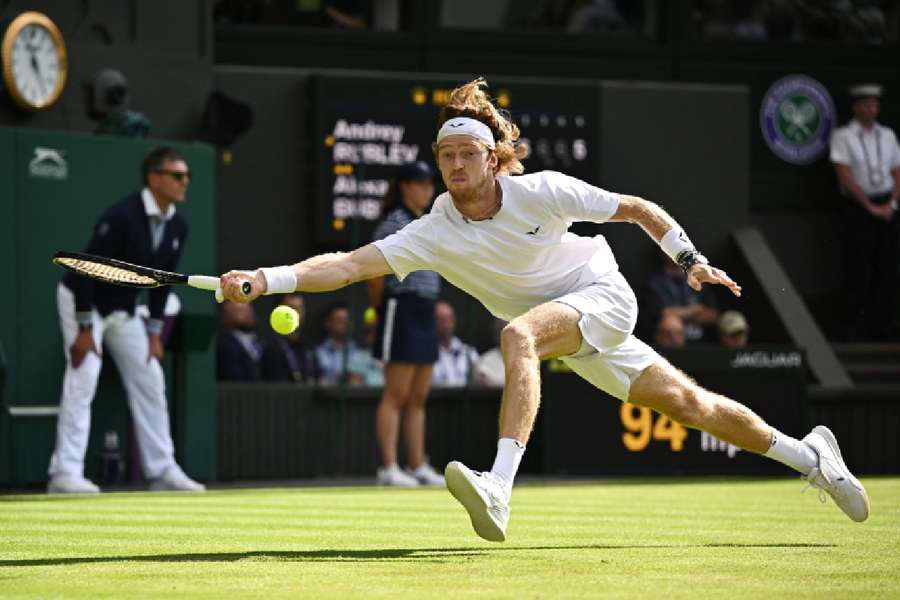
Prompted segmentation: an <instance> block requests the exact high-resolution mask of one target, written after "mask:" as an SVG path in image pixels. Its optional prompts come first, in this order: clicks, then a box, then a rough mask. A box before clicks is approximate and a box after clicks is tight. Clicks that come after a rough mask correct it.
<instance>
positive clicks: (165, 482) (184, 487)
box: [150, 465, 206, 492]
mask: <svg viewBox="0 0 900 600" xmlns="http://www.w3.org/2000/svg"><path fill="white" fill-rule="evenodd" d="M150 491H151V492H166V491H168V492H205V491H206V486H205V485H203V484H202V483H197V482H196V481H194V480H193V479H191V478H190V477H188V476H187V475H185V473H184V471H182V470H181V467H179V466H178V465H172V466H171V467H169V468H168V469H166V470H165V472H164V473H163V474H162V477H158V478H157V479H154V480H153V481H151V482H150Z"/></svg>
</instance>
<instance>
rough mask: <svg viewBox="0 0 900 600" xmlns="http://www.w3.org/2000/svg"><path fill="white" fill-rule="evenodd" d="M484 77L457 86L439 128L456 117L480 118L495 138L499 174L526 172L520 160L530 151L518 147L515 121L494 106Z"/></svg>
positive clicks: (441, 116) (517, 130)
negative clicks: (486, 89) (486, 90)
mask: <svg viewBox="0 0 900 600" xmlns="http://www.w3.org/2000/svg"><path fill="white" fill-rule="evenodd" d="M487 85H488V84H487V81H485V80H484V78H483V77H479V78H478V79H474V80H472V81H470V82H469V83H464V84H463V85H461V86H459V87H457V88H456V89H454V90H453V91H452V92H450V100H449V102H447V104H446V106H444V108H442V109H441V112H440V115H439V116H438V128H440V127H441V126H442V125H443V124H444V121H447V120H448V119H452V118H454V117H469V118H470V119H477V120H478V121H481V122H482V123H484V124H485V125H487V126H488V127H490V128H491V133H492V134H493V135H494V144H495V148H494V150H493V152H494V154H496V155H497V167H496V168H495V169H494V172H495V173H496V174H502V175H513V174H519V173H522V172H524V171H525V167H524V166H523V165H522V162H521V159H522V158H524V157H525V154H526V152H527V150H526V148H525V147H524V146H519V147H517V146H516V142H518V141H519V128H518V127H516V125H515V124H514V123H513V122H512V117H510V115H509V112H508V111H506V110H503V109H499V108H497V107H496V106H494V103H493V102H492V101H491V97H490V96H488V94H487V92H485V91H484V89H482V88H486V87H487Z"/></svg>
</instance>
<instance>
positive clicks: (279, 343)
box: [260, 294, 316, 383]
mask: <svg viewBox="0 0 900 600" xmlns="http://www.w3.org/2000/svg"><path fill="white" fill-rule="evenodd" d="M279 304H281V305H284V306H290V307H291V308H293V309H294V310H296V311H297V313H299V315H300V326H299V327H297V329H296V330H294V332H293V333H291V334H289V335H273V336H272V337H271V338H270V339H269V342H268V343H267V344H266V346H265V348H264V349H263V353H262V360H261V362H260V370H261V374H262V379H263V380H265V381H293V382H294V383H314V382H315V380H316V379H315V375H316V374H315V368H314V364H315V361H314V360H313V356H312V351H311V350H310V349H309V348H308V347H307V345H306V341H305V340H304V337H303V322H304V320H305V316H306V305H305V303H304V301H303V296H302V295H300V294H285V295H284V296H282V297H281V302H280V303H279Z"/></svg>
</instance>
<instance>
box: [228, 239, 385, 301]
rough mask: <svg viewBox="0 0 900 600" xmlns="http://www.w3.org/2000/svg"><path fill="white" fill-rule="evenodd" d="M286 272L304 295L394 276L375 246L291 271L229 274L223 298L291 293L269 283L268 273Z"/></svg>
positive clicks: (305, 263) (316, 258) (319, 258)
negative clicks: (246, 290)
mask: <svg viewBox="0 0 900 600" xmlns="http://www.w3.org/2000/svg"><path fill="white" fill-rule="evenodd" d="M282 269H290V270H291V271H293V276H294V278H295V279H296V282H295V285H294V289H295V290H296V291H301V292H330V291H332V290H337V289H340V288H342V287H345V286H348V285H350V284H351V283H356V282H357V281H362V280H364V279H370V278H372V277H380V276H382V275H388V274H390V273H391V268H390V266H389V265H388V263H387V261H386V260H385V259H384V255H383V254H381V251H380V250H378V248H376V247H375V245H374V244H367V245H365V246H363V247H362V248H357V249H356V250H354V251H353V252H332V253H328V254H320V255H318V256H313V257H312V258H308V259H306V260H304V261H302V262H299V263H297V264H295V265H291V266H290V267H276V268H275V269H272V270H269V269H266V270H263V269H257V270H256V271H255V272H254V271H229V272H228V273H225V274H224V275H222V277H221V284H222V294H223V296H224V297H225V299H226V300H233V301H235V302H250V301H252V300H255V299H256V298H258V297H259V296H261V295H262V294H266V293H285V292H287V291H291V290H288V289H283V287H281V286H283V285H284V284H283V279H282V280H280V281H279V282H269V281H268V280H267V278H266V272H269V273H270V276H271V273H272V272H275V274H276V275H279V273H278V271H281V270H282ZM287 275H288V276H289V275H290V274H289V273H287ZM245 281H249V282H250V286H251V290H250V294H248V295H245V294H244V293H243V291H242V289H241V287H242V286H243V284H244V282H245ZM270 283H272V284H273V286H279V287H278V289H270ZM293 283H294V282H292V284H293Z"/></svg>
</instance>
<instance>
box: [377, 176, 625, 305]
mask: <svg viewBox="0 0 900 600" xmlns="http://www.w3.org/2000/svg"><path fill="white" fill-rule="evenodd" d="M497 181H499V182H500V187H501V188H502V190H503V205H502V206H501V208H500V211H499V212H498V213H497V214H496V215H494V216H493V217H492V218H490V219H485V220H483V221H467V220H466V219H464V218H463V216H462V214H460V212H459V211H458V210H457V209H456V207H455V206H454V205H453V200H452V199H451V198H450V194H449V193H448V192H444V193H443V194H441V195H440V196H438V197H437V199H436V200H435V202H434V207H433V208H432V209H431V212H430V213H428V214H427V215H424V216H422V217H421V218H419V219H416V220H415V221H413V222H412V223H410V224H409V225H407V226H406V227H404V228H403V229H401V230H400V231H398V232H397V233H394V234H392V235H390V236H388V237H386V238H384V239H381V240H377V241H375V242H373V243H374V244H375V246H376V247H377V248H378V249H379V250H380V251H381V253H382V254H384V257H385V259H386V260H387V262H388V265H389V266H390V267H391V270H392V271H393V272H394V274H395V275H396V276H397V277H398V278H399V279H400V280H403V278H404V277H406V276H407V275H408V274H409V273H411V272H413V271H418V270H421V269H429V270H432V271H436V272H438V273H439V274H440V275H441V276H443V277H444V279H446V280H447V281H449V282H450V283H452V284H453V285H455V286H456V287H458V288H460V289H461V290H463V291H465V292H467V293H469V294H470V295H472V296H474V297H475V298H477V299H478V300H479V301H480V302H481V303H482V304H483V305H484V306H485V307H486V308H487V309H488V310H489V311H490V312H491V313H492V314H493V315H495V316H497V317H500V318H501V319H505V320H510V319H513V318H515V317H517V316H519V315H521V314H522V313H524V312H526V311H528V310H529V309H531V308H533V307H535V306H537V305H538V304H542V303H544V302H548V301H550V300H553V299H555V298H559V297H560V296H563V295H565V294H567V293H569V292H572V291H575V290H578V289H581V288H583V287H585V286H586V285H589V284H591V283H592V282H594V281H596V280H597V279H598V278H599V277H601V276H602V275H605V274H606V273H609V272H611V271H615V270H617V269H618V265H617V264H616V260H615V258H614V257H613V254H612V250H611V249H610V247H609V244H607V243H606V239H604V237H603V236H602V235H597V236H594V237H581V236H577V235H575V234H574V233H570V232H569V231H568V229H569V226H570V225H571V224H572V223H573V222H574V221H592V222H594V223H603V222H605V221H607V220H608V219H609V218H610V217H611V216H612V215H613V214H614V213H615V212H616V209H617V208H618V206H619V195H618V194H614V193H612V192H608V191H606V190H602V189H600V188H598V187H594V186H592V185H589V184H587V183H585V182H583V181H581V180H579V179H575V178H574V177H569V176H568V175H563V174H562V173H557V172H554V171H541V172H539V173H531V174H529V175H520V176H515V177H505V176H501V177H498V178H497Z"/></svg>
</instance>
